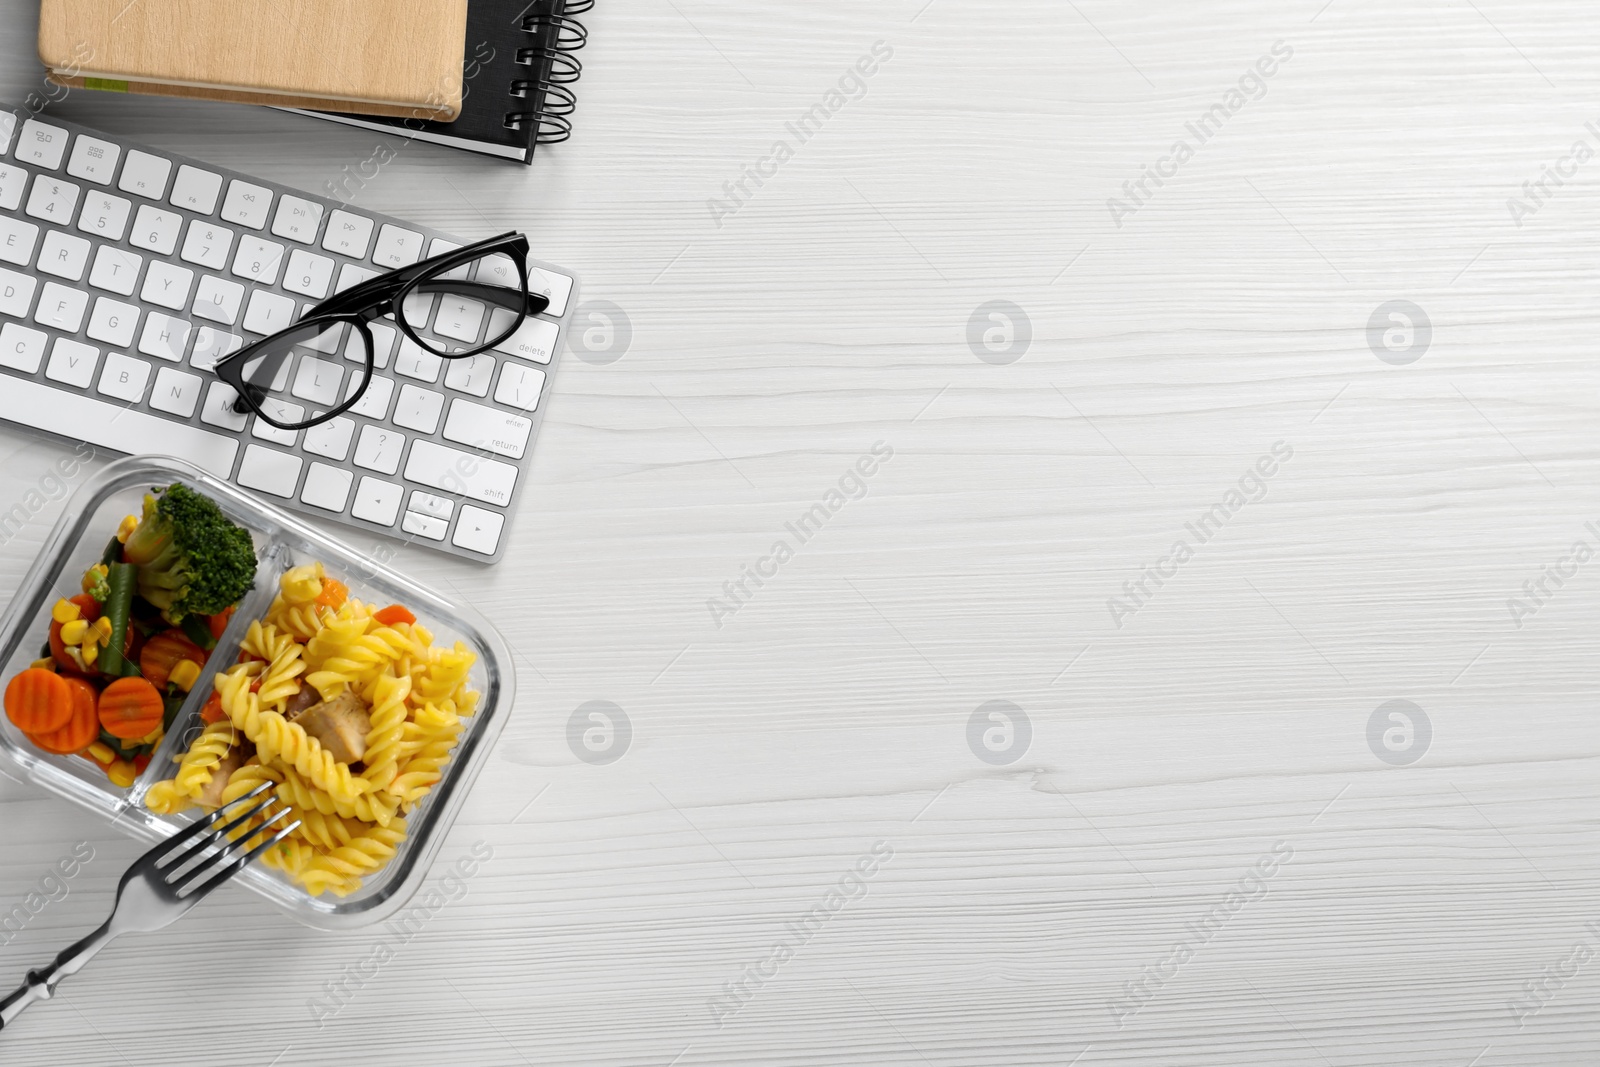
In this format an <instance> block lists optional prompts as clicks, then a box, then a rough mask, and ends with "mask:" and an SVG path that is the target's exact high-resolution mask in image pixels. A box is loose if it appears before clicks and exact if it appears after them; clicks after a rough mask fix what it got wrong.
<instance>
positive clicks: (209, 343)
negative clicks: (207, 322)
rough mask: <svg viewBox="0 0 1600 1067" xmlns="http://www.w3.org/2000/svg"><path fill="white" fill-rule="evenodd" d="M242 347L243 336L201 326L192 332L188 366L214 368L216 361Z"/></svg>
mask: <svg viewBox="0 0 1600 1067" xmlns="http://www.w3.org/2000/svg"><path fill="white" fill-rule="evenodd" d="M243 347H244V338H242V337H240V336H238V335H236V334H231V333H228V332H227V331H226V330H218V329H214V328H212V327H210V326H202V327H200V328H199V329H198V330H196V331H195V333H194V351H193V352H191V353H190V354H189V366H191V367H193V368H195V369H196V370H215V369H216V367H217V361H218V360H220V359H222V357H223V356H226V355H230V354H232V353H234V352H237V351H239V349H241V348H243Z"/></svg>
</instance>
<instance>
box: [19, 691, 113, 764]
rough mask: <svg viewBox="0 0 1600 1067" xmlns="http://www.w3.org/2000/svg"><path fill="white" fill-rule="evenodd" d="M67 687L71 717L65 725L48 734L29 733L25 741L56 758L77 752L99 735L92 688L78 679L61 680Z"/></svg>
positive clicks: (98, 719) (98, 723) (98, 718)
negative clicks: (56, 756) (54, 755)
mask: <svg viewBox="0 0 1600 1067" xmlns="http://www.w3.org/2000/svg"><path fill="white" fill-rule="evenodd" d="M61 680H62V682H64V683H65V684H66V686H67V689H68V692H69V694H70V695H69V696H68V698H67V699H68V703H69V705H70V706H71V709H72V711H71V717H70V718H69V719H68V720H67V722H66V725H64V726H62V727H61V728H60V729H57V730H52V731H50V732H48V733H30V734H29V735H28V740H30V741H32V742H33V743H34V744H35V745H38V746H39V747H40V748H42V749H44V750H45V751H46V752H53V753H55V754H56V755H58V756H66V755H70V754H72V753H74V752H81V751H83V750H84V749H86V748H88V747H89V746H90V745H92V744H94V742H95V739H96V738H98V737H99V736H100V717H99V716H98V715H97V714H96V713H95V692H94V686H92V685H90V684H89V683H88V682H86V681H84V680H83V679H82V678H63V679H61Z"/></svg>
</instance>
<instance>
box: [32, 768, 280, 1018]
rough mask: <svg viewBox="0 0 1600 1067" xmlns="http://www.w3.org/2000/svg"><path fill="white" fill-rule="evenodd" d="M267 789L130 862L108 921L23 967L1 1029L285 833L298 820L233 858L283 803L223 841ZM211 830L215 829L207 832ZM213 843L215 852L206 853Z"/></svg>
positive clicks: (255, 809)
mask: <svg viewBox="0 0 1600 1067" xmlns="http://www.w3.org/2000/svg"><path fill="white" fill-rule="evenodd" d="M271 787H272V783H271V782H262V783H261V784H260V785H258V786H257V787H256V788H254V789H252V790H251V791H250V792H248V793H246V794H244V795H243V796H241V797H239V798H237V799H235V800H232V801H229V802H228V803H227V804H224V805H223V806H222V807H220V808H218V809H217V810H216V811H213V812H212V813H211V814H209V815H207V816H206V817H205V818H203V819H200V820H198V821H196V822H195V823H194V825H192V826H188V827H185V828H184V829H183V830H181V831H179V832H178V833H176V834H174V835H172V836H171V837H169V838H167V839H166V840H165V841H163V842H161V843H160V844H159V845H157V846H156V847H155V848H153V849H151V850H150V851H149V852H146V853H145V854H144V855H143V856H140V857H139V858H138V859H136V860H134V861H133V866H131V867H129V868H128V870H127V873H126V874H124V875H123V876H122V881H121V882H119V883H118V884H117V902H116V905H115V906H114V907H113V908H112V910H111V918H109V919H107V920H106V921H105V922H104V923H102V924H101V926H100V928H99V929H98V930H96V931H94V932H93V933H91V934H90V935H89V936H88V937H85V938H84V939H83V940H81V941H79V942H78V943H77V944H75V945H73V946H71V947H70V948H67V949H65V950H63V951H62V953H61V954H60V955H59V956H57V957H56V958H55V962H54V963H52V964H50V966H48V967H46V968H44V969H43V970H34V971H29V972H28V980H27V981H26V982H24V983H22V985H21V987H20V988H18V989H17V991H16V992H15V993H12V994H11V995H10V996H9V997H6V998H5V1000H0V1029H3V1028H4V1027H7V1026H10V1025H11V1023H12V1020H14V1019H16V1017H17V1016H18V1015H21V1014H22V1010H23V1009H24V1008H26V1007H27V1006H28V1005H29V1004H32V1003H33V1002H34V1001H36V1000H49V999H50V996H51V994H53V993H54V992H55V990H56V986H57V985H58V984H59V983H60V982H61V979H63V978H65V977H67V975H69V974H76V973H77V972H78V971H79V970H80V969H81V968H82V967H83V965H84V964H86V963H88V962H89V960H90V959H91V958H92V957H93V956H94V954H95V953H96V952H99V951H100V950H101V949H103V948H105V947H106V945H108V944H109V943H110V942H111V939H112V938H113V937H116V936H117V935H118V934H126V933H129V932H138V933H152V932H154V931H156V930H160V929H161V928H162V927H164V926H167V925H170V924H171V923H174V922H176V921H177V920H178V919H179V918H181V917H182V916H183V914H184V913H185V912H187V911H188V910H189V909H190V908H192V907H194V906H195V905H196V904H198V903H199V902H200V899H201V898H202V897H204V896H205V895H206V894H207V893H210V892H211V891H212V890H213V889H215V888H217V886H219V885H221V884H222V883H223V882H226V881H227V880H228V879H230V878H232V877H233V876H234V875H236V874H238V873H239V872H240V871H241V870H243V869H244V867H245V865H246V864H248V863H249V862H250V861H251V860H253V859H255V858H256V856H258V855H260V854H261V852H262V851H263V850H265V849H267V848H269V847H271V846H272V845H275V844H277V843H278V842H279V841H282V840H283V839H284V838H285V837H288V836H289V834H290V833H291V832H293V831H294V829H295V828H296V827H297V826H299V825H300V822H299V820H298V819H297V820H295V821H294V822H292V823H289V824H288V825H286V826H284V827H282V828H281V829H280V830H278V832H277V833H276V834H274V835H273V836H272V837H271V838H269V839H267V840H266V841H263V842H261V843H260V844H258V845H257V846H256V847H254V848H252V849H250V850H249V851H248V852H245V853H244V854H243V855H239V853H240V851H241V850H242V849H243V848H244V846H245V845H246V844H248V843H249V842H250V841H251V840H253V839H254V838H256V837H258V836H260V835H261V834H262V833H264V832H265V831H266V830H267V828H268V827H270V826H271V825H272V824H273V823H275V822H277V821H278V820H279V819H281V818H283V817H284V816H285V815H288V814H289V813H290V809H289V808H284V809H283V810H281V811H279V812H278V813H277V814H276V815H273V816H270V817H268V818H267V819H266V820H265V821H263V822H262V823H261V825H260V826H257V827H253V828H252V829H251V830H250V831H249V832H248V833H245V834H243V835H241V836H240V837H239V839H238V840H237V841H231V842H230V841H229V840H228V834H229V833H230V832H232V831H233V830H236V829H238V828H239V827H240V826H243V825H244V824H245V823H246V822H248V821H249V820H250V819H253V818H255V817H256V816H257V815H260V814H261V812H262V811H263V810H264V809H265V808H266V807H267V806H268V805H270V804H271V803H272V802H273V800H274V799H275V795H274V794H271V793H268V794H267V795H266V796H261V794H262V793H263V792H266V790H268V789H269V788H271ZM258 797H260V799H259V801H257V803H255V804H254V805H252V806H251V807H250V808H249V809H248V810H246V811H245V812H244V813H243V814H241V815H238V816H237V817H235V818H233V819H231V820H230V821H229V822H228V823H227V824H226V825H224V826H217V825H216V824H217V823H218V822H220V821H221V820H222V819H223V818H224V817H226V815H227V813H228V811H229V809H232V810H234V811H237V810H238V809H239V807H240V806H241V805H244V804H247V803H248V802H249V801H252V800H256V798H258ZM211 827H215V828H214V829H211V830H210V832H209V833H206V832H205V831H206V830H207V829H208V828H211ZM219 846H220V848H221V851H220V852H214V853H211V854H209V855H208V854H207V853H208V852H209V851H210V850H211V849H213V848H218V847H219ZM234 857H237V858H234Z"/></svg>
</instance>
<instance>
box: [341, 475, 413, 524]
mask: <svg viewBox="0 0 1600 1067" xmlns="http://www.w3.org/2000/svg"><path fill="white" fill-rule="evenodd" d="M402 495H404V493H403V491H402V490H401V488H400V487H399V486H398V485H395V484H394V483H392V482H382V481H379V480H378V479H376V478H367V477H362V479H361V484H360V485H358V486H357V487H356V502H355V504H354V505H352V506H351V508H350V514H351V515H354V516H355V517H356V518H358V519H366V520H367V521H368V522H375V523H377V524H378V525H379V526H393V525H394V520H395V519H396V518H397V517H398V516H399V514H400V497H401V496H402Z"/></svg>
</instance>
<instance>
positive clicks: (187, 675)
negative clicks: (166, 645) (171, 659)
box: [167, 659, 200, 693]
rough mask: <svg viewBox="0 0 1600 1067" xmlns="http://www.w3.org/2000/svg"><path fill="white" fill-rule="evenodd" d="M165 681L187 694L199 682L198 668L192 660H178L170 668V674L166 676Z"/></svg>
mask: <svg viewBox="0 0 1600 1067" xmlns="http://www.w3.org/2000/svg"><path fill="white" fill-rule="evenodd" d="M167 680H168V681H169V682H171V683H172V684H173V685H175V686H177V687H178V688H179V689H182V690H183V691H184V692H185V693H187V692H188V691H189V690H191V689H193V688H194V683H196V682H198V681H199V680H200V668H199V667H198V666H196V665H195V662H194V660H192V659H182V660H179V661H178V663H177V665H176V666H174V667H173V668H172V673H171V674H169V675H167Z"/></svg>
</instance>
